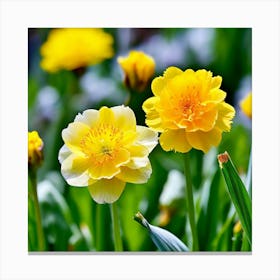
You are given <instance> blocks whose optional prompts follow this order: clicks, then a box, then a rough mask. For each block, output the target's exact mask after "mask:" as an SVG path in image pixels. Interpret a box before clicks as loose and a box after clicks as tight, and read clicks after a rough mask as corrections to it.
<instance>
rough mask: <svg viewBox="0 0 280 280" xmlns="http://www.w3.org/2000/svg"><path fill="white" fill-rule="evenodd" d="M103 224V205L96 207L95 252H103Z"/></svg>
mask: <svg viewBox="0 0 280 280" xmlns="http://www.w3.org/2000/svg"><path fill="white" fill-rule="evenodd" d="M104 225H105V223H104V205H102V204H97V205H96V245H95V246H96V250H97V251H104V250H105V242H104V241H105V240H104V232H105V226H104Z"/></svg>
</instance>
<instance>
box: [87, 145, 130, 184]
mask: <svg viewBox="0 0 280 280" xmlns="http://www.w3.org/2000/svg"><path fill="white" fill-rule="evenodd" d="M129 160H130V153H129V152H128V151H127V150H125V149H120V150H119V152H118V153H116V154H115V155H114V157H113V158H110V155H108V160H107V161H106V162H103V163H101V164H100V165H98V166H96V165H93V166H91V167H90V168H89V173H90V176H91V177H92V178H93V179H96V180H97V179H103V178H105V179H111V178H113V177H114V176H115V175H117V174H118V173H120V166H121V165H124V164H126V163H128V162H129Z"/></svg>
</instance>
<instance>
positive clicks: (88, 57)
mask: <svg viewBox="0 0 280 280" xmlns="http://www.w3.org/2000/svg"><path fill="white" fill-rule="evenodd" d="M112 45H113V37H112V36H111V35H110V34H108V33H106V32H104V31H103V30H102V29H94V28H62V29H53V30H51V31H50V33H49V36H48V39H47V41H46V42H45V43H44V44H43V45H42V47H41V55H42V61H41V67H42V68H43V69H44V70H45V71H47V72H57V71H59V70H62V69H64V70H75V69H78V68H80V67H86V66H89V65H94V64H97V63H100V62H102V61H103V60H104V59H107V58H111V57H112V56H113V54H114V51H113V47H112Z"/></svg>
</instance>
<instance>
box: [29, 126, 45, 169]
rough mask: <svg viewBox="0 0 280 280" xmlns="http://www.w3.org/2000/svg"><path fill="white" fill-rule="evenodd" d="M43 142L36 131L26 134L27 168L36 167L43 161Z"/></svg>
mask: <svg viewBox="0 0 280 280" xmlns="http://www.w3.org/2000/svg"><path fill="white" fill-rule="evenodd" d="M43 146H44V143H43V140H42V139H41V138H40V136H39V134H38V132H37V131H32V132H28V166H29V167H32V168H34V167H38V166H40V165H41V163H42V161H43Z"/></svg>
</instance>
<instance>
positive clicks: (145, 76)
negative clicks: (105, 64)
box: [118, 51, 155, 92]
mask: <svg viewBox="0 0 280 280" xmlns="http://www.w3.org/2000/svg"><path fill="white" fill-rule="evenodd" d="M118 63H119V64H120V66H121V68H122V70H123V71H124V75H125V77H124V83H125V85H126V87H127V88H129V89H132V90H136V91H138V92H142V91H143V90H144V89H145V88H146V87H147V84H148V82H149V80H150V79H151V78H152V76H153V75H154V72H155V62H154V59H153V58H152V57H151V56H149V55H146V54H145V53H143V52H140V51H131V52H130V53H129V55H128V57H119V58H118Z"/></svg>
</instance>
